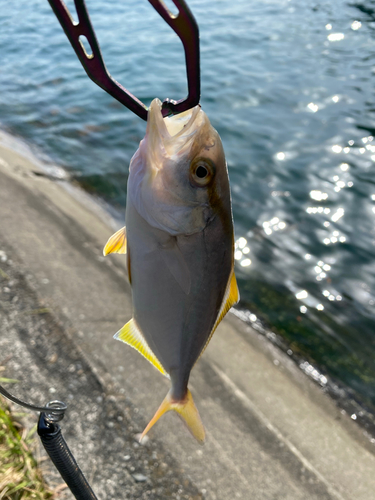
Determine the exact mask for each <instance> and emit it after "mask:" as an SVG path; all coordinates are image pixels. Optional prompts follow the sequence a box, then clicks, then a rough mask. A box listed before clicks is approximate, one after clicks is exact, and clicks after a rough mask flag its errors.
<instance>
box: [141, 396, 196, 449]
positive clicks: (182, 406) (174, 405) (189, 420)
mask: <svg viewBox="0 0 375 500" xmlns="http://www.w3.org/2000/svg"><path fill="white" fill-rule="evenodd" d="M171 410H174V411H175V412H177V413H178V414H179V415H180V417H181V418H182V419H183V421H184V422H185V424H186V425H187V427H188V429H189V431H190V432H191V433H192V435H193V436H194V437H195V439H196V440H197V441H198V442H199V443H201V444H203V443H204V439H205V432H204V427H203V424H202V420H201V418H200V416H199V413H198V410H197V407H196V406H195V404H194V401H193V396H192V395H191V392H190V391H189V389H188V391H187V394H186V398H185V399H184V400H183V401H173V400H172V398H171V395H170V392H169V393H168V394H167V395H166V397H165V399H164V401H163V402H162V404H161V405H160V406H159V409H158V410H157V412H156V413H155V415H154V416H153V418H152V419H151V421H150V423H149V424H148V426H147V427H146V429H145V430H144V431H143V432H142V435H141V437H140V440H139V441H142V438H143V437H144V436H145V435H146V434H147V433H148V431H149V430H150V429H151V427H152V426H153V425H154V424H156V422H157V421H158V420H159V418H160V417H161V416H162V415H164V413H167V411H171Z"/></svg>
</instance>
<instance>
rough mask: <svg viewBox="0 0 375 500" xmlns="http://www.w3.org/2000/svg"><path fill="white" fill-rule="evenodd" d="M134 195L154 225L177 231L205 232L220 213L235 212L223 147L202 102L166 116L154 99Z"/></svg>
mask: <svg viewBox="0 0 375 500" xmlns="http://www.w3.org/2000/svg"><path fill="white" fill-rule="evenodd" d="M128 196H131V198H132V201H133V203H134V205H135V207H136V209H137V211H138V212H139V213H140V215H141V216H142V217H143V218H144V219H146V221H147V222H148V223H149V224H150V225H151V226H153V227H156V228H158V229H161V230H163V231H167V232H168V233H169V234H171V235H179V234H185V235H189V234H193V233H196V232H198V231H202V230H203V229H204V228H205V227H206V226H207V224H208V223H209V221H210V220H212V219H213V218H214V217H215V216H216V215H217V214H218V213H221V212H223V211H225V212H226V213H227V215H228V213H229V214H230V191H229V181H228V172H227V166H226V161H225V155H224V150H223V146H222V143H221V139H220V137H219V134H218V133H217V131H216V130H215V129H214V128H213V127H212V125H211V124H210V121H209V119H208V117H207V115H206V114H205V113H204V111H202V109H201V107H200V106H199V105H198V106H196V107H194V108H193V109H190V110H188V111H185V112H183V113H181V114H179V115H175V116H171V117H166V118H163V116H162V113H161V102H160V100H159V99H154V100H153V101H152V103H151V105H150V108H149V113H148V120H147V130H146V135H145V138H144V139H143V140H142V141H141V143H140V147H139V150H138V151H137V153H136V154H135V155H134V157H133V159H132V162H131V165H130V174H129V183H128Z"/></svg>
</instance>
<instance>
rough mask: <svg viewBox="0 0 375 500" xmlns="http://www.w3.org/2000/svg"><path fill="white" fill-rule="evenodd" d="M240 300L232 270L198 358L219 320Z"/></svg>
mask: <svg viewBox="0 0 375 500" xmlns="http://www.w3.org/2000/svg"><path fill="white" fill-rule="evenodd" d="M239 300H240V293H239V291H238V286H237V280H236V276H235V275H234V271H232V274H231V276H230V278H229V280H228V285H227V289H226V290H225V294H224V298H223V302H222V304H221V308H220V311H219V314H218V315H217V319H216V321H215V324H214V326H213V328H212V330H211V333H210V336H209V337H208V340H207V342H206V344H205V346H204V347H203V349H202V351H201V353H200V355H199V357H198V359H199V358H200V357H201V356H202V354H203V352H204V351H205V349H206V347H207V346H208V344H209V342H210V340H211V338H212V335H213V334H214V333H215V330H216V328H217V327H218V326H219V324H220V322H221V320H222V319H223V318H224V316H225V315H226V314H227V312H228V311H229V309H230V308H231V307H233V306H234V305H235V304H237V302H238V301H239ZM198 359H197V361H198Z"/></svg>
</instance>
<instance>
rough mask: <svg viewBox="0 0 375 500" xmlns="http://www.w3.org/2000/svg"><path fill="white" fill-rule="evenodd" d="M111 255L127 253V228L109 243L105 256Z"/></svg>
mask: <svg viewBox="0 0 375 500" xmlns="http://www.w3.org/2000/svg"><path fill="white" fill-rule="evenodd" d="M110 253H121V254H124V253H126V227H125V226H124V227H122V228H121V229H119V230H118V231H116V232H115V234H112V236H111V237H110V238H109V240H108V241H107V243H106V245H105V247H104V249H103V255H104V256H106V255H108V254H110Z"/></svg>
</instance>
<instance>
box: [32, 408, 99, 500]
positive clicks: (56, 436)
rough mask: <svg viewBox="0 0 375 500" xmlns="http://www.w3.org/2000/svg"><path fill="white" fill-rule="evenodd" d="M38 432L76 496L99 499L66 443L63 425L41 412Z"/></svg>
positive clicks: (51, 457)
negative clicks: (62, 431)
mask: <svg viewBox="0 0 375 500" xmlns="http://www.w3.org/2000/svg"><path fill="white" fill-rule="evenodd" d="M38 434H39V437H40V439H41V441H42V444H43V446H44V449H45V450H46V452H47V453H48V456H49V457H50V459H51V460H52V462H53V464H54V465H55V467H56V469H57V470H58V471H59V472H60V474H61V477H62V478H63V480H64V481H65V482H66V484H67V485H68V487H69V489H70V491H71V492H72V493H73V495H74V496H75V498H76V499H77V500H98V499H97V497H96V496H95V494H94V492H93V491H92V489H91V487H90V485H89V483H88V482H87V480H86V478H85V476H84V475H83V472H82V471H81V469H80V468H79V467H78V464H77V462H76V460H75V458H74V457H73V455H72V452H71V451H70V449H69V447H68V445H67V444H66V441H65V439H64V438H63V436H62V433H61V427H60V426H59V425H58V424H51V423H49V422H48V421H47V420H46V416H45V414H44V413H41V414H40V417H39V422H38Z"/></svg>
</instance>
